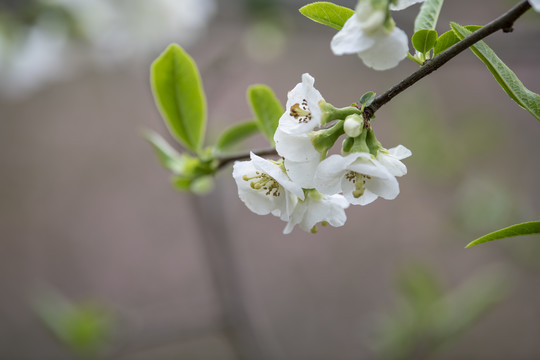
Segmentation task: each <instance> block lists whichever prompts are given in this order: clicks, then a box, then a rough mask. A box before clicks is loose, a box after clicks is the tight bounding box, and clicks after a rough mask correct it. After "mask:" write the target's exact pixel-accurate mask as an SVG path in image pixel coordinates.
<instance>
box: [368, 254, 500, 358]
mask: <svg viewBox="0 0 540 360" xmlns="http://www.w3.org/2000/svg"><path fill="white" fill-rule="evenodd" d="M504 275H505V273H504V272H503V271H502V270H501V269H500V268H487V269H484V270H483V271H482V272H480V273H478V274H476V275H474V276H473V277H471V278H470V279H469V280H468V281H466V282H465V283H463V284H461V285H460V286H459V287H457V288H456V289H453V290H451V291H448V292H447V291H445V290H444V287H443V286H442V284H441V281H440V280H439V279H438V278H437V276H436V275H435V272H434V271H433V270H432V269H431V268H429V267H427V266H425V265H422V264H410V265H407V266H405V267H403V268H402V269H401V270H400V271H399V274H398V277H397V289H398V292H399V294H398V296H397V299H398V301H397V305H396V309H395V310H394V311H393V312H392V313H391V315H386V316H385V317H384V318H383V319H382V321H381V324H380V334H379V337H378V339H377V340H376V342H375V345H374V351H375V352H376V353H377V354H378V355H379V356H380V357H381V358H382V359H387V360H401V359H415V360H420V359H426V358H429V357H430V356H432V355H433V354H434V353H435V352H437V351H439V350H441V348H443V347H445V346H447V345H450V344H451V343H452V341H454V340H456V339H457V338H458V337H459V336H461V335H462V334H463V333H465V332H466V331H467V330H468V329H470V328H471V327H472V326H473V325H474V324H476V323H477V322H478V321H479V320H480V319H481V317H482V316H483V315H485V314H486V313H488V312H489V311H490V310H492V309H493V308H494V307H495V305H497V304H498V303H499V302H501V301H502V300H503V299H504V298H505V296H506V292H507V291H506V289H507V284H508V282H507V280H506V277H505V276H504Z"/></svg>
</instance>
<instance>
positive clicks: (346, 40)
mask: <svg viewBox="0 0 540 360" xmlns="http://www.w3.org/2000/svg"><path fill="white" fill-rule="evenodd" d="M375 41H376V39H375V38H374V37H373V36H370V35H368V34H367V33H366V32H365V31H364V29H363V25H362V22H360V20H359V19H358V17H357V16H355V15H353V16H351V17H350V18H349V19H348V20H347V21H346V22H345V24H344V25H343V28H342V29H341V30H339V31H338V33H337V34H336V35H334V37H333V38H332V41H331V42H330V48H331V49H332V52H333V53H334V54H335V55H343V54H354V53H357V52H360V51H364V50H366V49H369V48H370V47H372V46H373V45H374V44H375Z"/></svg>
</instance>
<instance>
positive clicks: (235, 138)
mask: <svg viewBox="0 0 540 360" xmlns="http://www.w3.org/2000/svg"><path fill="white" fill-rule="evenodd" d="M259 131H260V129H259V125H258V124H257V122H255V121H253V120H252V121H246V122H243V123H240V124H235V125H232V126H231V127H229V128H227V129H226V130H225V131H224V132H223V133H222V134H221V136H220V137H219V139H218V141H217V143H216V150H217V151H218V152H222V151H225V150H228V149H229V148H231V147H232V146H234V145H236V144H238V143H239V142H241V141H242V140H244V139H246V138H248V137H250V136H251V135H254V134H256V133H258V132H259Z"/></svg>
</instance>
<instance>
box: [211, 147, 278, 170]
mask: <svg viewBox="0 0 540 360" xmlns="http://www.w3.org/2000/svg"><path fill="white" fill-rule="evenodd" d="M253 153H254V154H256V155H258V156H269V155H277V154H278V153H277V151H276V149H266V150H260V151H254V152H253ZM249 156H250V154H238V155H232V156H224V157H222V158H218V161H219V164H218V166H217V169H218V170H219V169H221V168H222V167H225V166H227V165H228V164H229V163H231V162H234V161H239V160H247V159H249Z"/></svg>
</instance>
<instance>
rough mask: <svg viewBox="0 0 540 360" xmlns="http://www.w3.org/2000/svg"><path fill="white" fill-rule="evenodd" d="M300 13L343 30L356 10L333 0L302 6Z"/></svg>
mask: <svg viewBox="0 0 540 360" xmlns="http://www.w3.org/2000/svg"><path fill="white" fill-rule="evenodd" d="M299 11H300V13H301V14H302V15H304V16H305V17H307V18H308V19H311V20H313V21H315V22H318V23H320V24H323V25H327V26H330V27H333V28H334V29H337V30H341V28H343V24H345V22H346V21H347V20H348V19H349V18H350V17H351V16H352V15H353V14H354V10H351V9H349V8H346V7H344V6H340V5H336V4H333V3H331V2H326V1H318V2H314V3H311V4H308V5H306V6H304V7H302V8H300V10H299Z"/></svg>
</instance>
